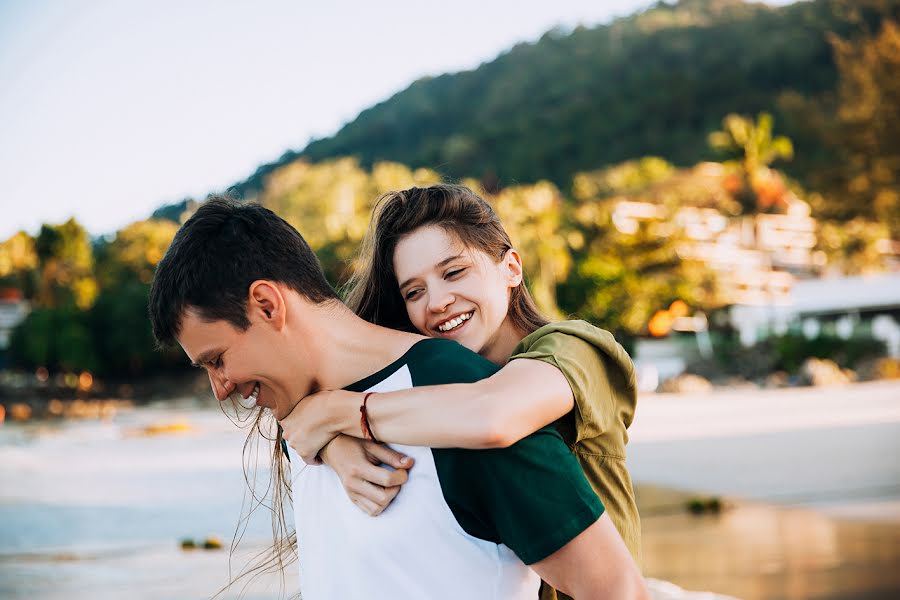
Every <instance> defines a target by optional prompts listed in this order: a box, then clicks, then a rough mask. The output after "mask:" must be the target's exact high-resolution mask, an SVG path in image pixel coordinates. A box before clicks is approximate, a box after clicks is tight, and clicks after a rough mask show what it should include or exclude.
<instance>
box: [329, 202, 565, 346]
mask: <svg viewBox="0 0 900 600" xmlns="http://www.w3.org/2000/svg"><path fill="white" fill-rule="evenodd" d="M428 225H436V226H438V227H442V228H443V229H444V230H445V231H447V232H448V233H452V234H453V235H455V236H456V237H458V238H459V240H460V241H461V242H462V243H463V244H464V245H465V246H466V247H467V248H470V249H474V250H480V251H482V252H484V253H485V254H487V255H488V256H490V257H492V258H493V260H495V261H497V262H499V261H500V260H501V259H502V258H503V257H504V256H505V255H506V252H507V251H508V250H510V249H512V247H513V245H512V242H511V241H510V239H509V234H507V233H506V230H505V229H504V228H503V225H502V223H500V218H499V217H498V216H497V213H496V212H494V209H493V208H492V207H491V205H490V204H488V202H487V201H485V200H484V199H483V198H482V197H481V196H479V195H478V194H476V193H475V192H473V191H472V190H470V189H469V188H467V187H465V186H461V185H451V184H438V185H432V186H429V187H421V188H420V187H413V188H409V189H407V190H402V191H399V192H388V193H387V194H385V195H383V196H382V197H381V198H379V199H378V202H377V203H376V205H375V210H374V212H373V215H372V221H371V223H370V225H369V231H368V233H367V234H366V238H365V240H364V241H363V245H362V249H361V251H360V261H361V265H360V266H359V268H358V269H357V270H356V271H355V273H354V274H353V276H352V277H351V279H350V281H349V283H348V284H347V295H346V298H347V305H348V306H349V307H350V308H351V309H353V311H354V312H355V313H356V314H358V315H359V316H360V317H362V318H363V319H365V320H367V321H370V322H372V323H376V324H378V325H382V326H384V327H390V328H392V329H400V330H403V331H410V332H415V331H416V329H415V327H414V326H413V324H412V322H411V321H410V320H409V315H408V314H407V312H406V305H405V304H404V302H403V297H402V296H401V295H400V289H399V287H398V284H397V277H396V274H395V273H394V250H395V249H396V247H397V243H398V242H399V241H400V239H402V238H403V236H405V235H407V234H410V233H412V232H413V231H415V230H416V229H419V228H420V227H425V226H428ZM507 315H508V317H509V318H510V320H511V321H512V323H513V324H514V325H515V326H516V328H517V329H519V330H521V331H523V332H525V333H526V334H528V333H531V332H533V331H535V330H536V329H538V328H540V327H542V326H544V325H546V324H547V323H548V321H547V319H546V318H545V317H544V316H543V315H541V313H540V311H538V309H537V306H536V305H535V303H534V300H533V299H532V297H531V294H530V293H529V291H528V288H527V287H526V286H525V282H524V281H523V282H522V283H520V284H519V285H518V286H517V287H515V288H513V290H512V291H511V292H510V298H509V311H508V313H507Z"/></svg>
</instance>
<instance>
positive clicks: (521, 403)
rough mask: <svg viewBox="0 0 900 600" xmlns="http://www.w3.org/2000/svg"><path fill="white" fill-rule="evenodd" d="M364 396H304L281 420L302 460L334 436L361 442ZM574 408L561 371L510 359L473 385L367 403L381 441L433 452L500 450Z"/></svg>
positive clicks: (427, 388)
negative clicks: (342, 435)
mask: <svg viewBox="0 0 900 600" xmlns="http://www.w3.org/2000/svg"><path fill="white" fill-rule="evenodd" d="M363 396H364V394H362V393H357V392H348V391H345V390H336V391H326V392H319V393H317V394H313V395H311V396H307V397H306V398H304V399H303V400H301V401H300V402H299V403H298V404H297V406H296V408H295V409H294V411H293V412H292V413H291V414H290V415H289V416H288V417H286V418H285V419H284V420H283V421H281V425H282V427H283V428H284V430H285V437H286V438H287V439H288V440H289V441H290V442H291V445H292V446H294V448H295V450H297V451H298V453H300V455H301V456H302V457H303V458H304V460H307V461H312V460H314V459H315V456H316V455H317V454H318V452H319V450H320V449H321V448H322V446H324V445H325V444H327V443H328V442H329V441H330V440H331V439H332V438H334V437H335V436H336V435H338V434H341V433H343V434H346V435H351V436H354V437H361V436H362V432H361V431H360V410H359V407H360V405H361V404H362V398H363ZM573 406H574V399H573V396H572V390H571V388H570V387H569V383H568V381H567V380H566V378H565V376H564V375H563V374H562V372H561V371H560V370H559V369H557V368H556V367H554V366H553V365H550V364H548V363H545V362H543V361H538V360H530V359H517V360H512V361H510V362H509V363H507V364H506V366H504V367H503V368H502V369H500V371H498V372H497V373H495V374H494V375H493V376H491V377H489V378H487V379H483V380H481V381H477V382H474V383H461V384H448V385H439V386H423V387H416V388H411V389H407V390H401V391H396V392H387V393H378V394H375V395H373V396H371V397H370V398H369V400H368V402H367V413H368V418H369V426H370V427H371V430H372V433H373V434H374V435H375V437H376V438H378V439H379V440H380V441H382V442H392V443H396V444H409V445H413V446H430V447H432V448H471V449H480V448H503V447H506V446H509V445H511V444H514V443H515V442H517V441H519V440H520V439H522V438H523V437H525V436H526V435H528V434H530V433H533V432H535V431H537V430H538V429H540V428H541V427H544V426H545V425H548V424H550V423H552V422H553V421H555V420H556V419H558V418H560V417H562V416H563V415H565V414H567V413H568V412H569V411H570V410H572V408H573Z"/></svg>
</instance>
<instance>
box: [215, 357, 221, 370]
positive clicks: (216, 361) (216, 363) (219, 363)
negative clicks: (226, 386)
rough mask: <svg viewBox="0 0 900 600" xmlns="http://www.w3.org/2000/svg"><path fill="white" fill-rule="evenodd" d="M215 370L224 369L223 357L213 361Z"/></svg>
mask: <svg viewBox="0 0 900 600" xmlns="http://www.w3.org/2000/svg"><path fill="white" fill-rule="evenodd" d="M213 368H215V369H221V368H222V355H221V354H220V355H219V356H217V357H216V360H214V361H213Z"/></svg>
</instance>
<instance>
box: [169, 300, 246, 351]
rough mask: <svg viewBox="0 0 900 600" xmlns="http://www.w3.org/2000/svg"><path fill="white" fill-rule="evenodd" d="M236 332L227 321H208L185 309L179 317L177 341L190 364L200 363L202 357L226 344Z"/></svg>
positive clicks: (193, 311)
mask: <svg viewBox="0 0 900 600" xmlns="http://www.w3.org/2000/svg"><path fill="white" fill-rule="evenodd" d="M236 331H237V330H236V328H235V327H234V326H233V325H232V324H231V323H229V322H228V321H224V320H221V319H216V320H209V319H207V318H205V317H203V316H202V315H200V314H199V313H198V312H197V311H196V310H193V309H186V310H185V311H183V312H182V315H181V323H180V327H179V328H178V336H177V340H178V343H179V344H180V345H181V347H182V348H183V349H184V352H185V354H187V355H188V358H190V359H191V361H192V362H195V363H201V362H203V361H202V360H200V359H201V358H203V356H204V355H206V354H209V353H211V352H213V351H215V350H217V349H219V348H221V346H223V345H225V344H227V343H228V341H229V340H230V339H232V338H233V337H234V334H235V333H236Z"/></svg>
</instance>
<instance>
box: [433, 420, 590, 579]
mask: <svg viewBox="0 0 900 600" xmlns="http://www.w3.org/2000/svg"><path fill="white" fill-rule="evenodd" d="M433 455H434V459H435V466H436V467H437V470H438V473H439V476H440V480H441V488H442V490H443V493H444V498H445V499H446V500H447V503H448V505H449V506H450V508H451V510H452V511H453V513H454V515H455V516H456V518H457V521H458V522H459V524H460V525H461V526H462V527H463V529H464V530H465V531H466V532H467V533H469V534H470V535H473V536H475V537H478V538H481V539H485V540H490V541H493V542H495V543H502V544H506V545H507V546H508V547H509V548H510V549H511V550H512V551H513V552H515V553H516V555H517V556H518V557H519V558H520V559H521V560H522V562H524V563H525V564H529V565H530V564H534V563H536V562H538V561H540V560H543V559H544V558H547V557H548V556H550V555H551V554H553V553H554V552H556V551H557V550H559V549H560V548H562V547H563V546H565V545H566V544H567V543H568V542H570V541H571V540H572V539H573V538H575V537H576V536H577V535H578V534H579V533H581V532H582V531H584V530H585V529H587V528H588V527H590V526H591V525H592V524H593V523H594V522H595V521H596V520H597V519H598V518H600V515H602V514H603V511H604V508H603V504H602V503H601V502H600V500H599V498H597V495H596V494H595V493H594V490H593V489H592V488H591V485H590V484H589V483H588V481H587V479H585V477H584V473H583V472H582V470H581V466H580V465H579V464H578V461H577V460H576V458H575V457H574V456H573V455H572V453H571V452H569V449H568V447H566V445H565V443H564V442H563V440H562V437H561V436H560V435H559V433H557V432H556V431H555V430H553V429H552V428H544V429H541V430H540V431H538V432H536V433H533V434H531V435H530V436H528V437H526V438H523V439H522V440H520V441H519V442H517V443H515V444H513V445H512V446H510V447H508V448H498V449H494V450H460V449H449V450H433Z"/></svg>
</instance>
